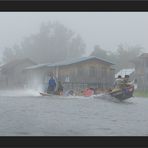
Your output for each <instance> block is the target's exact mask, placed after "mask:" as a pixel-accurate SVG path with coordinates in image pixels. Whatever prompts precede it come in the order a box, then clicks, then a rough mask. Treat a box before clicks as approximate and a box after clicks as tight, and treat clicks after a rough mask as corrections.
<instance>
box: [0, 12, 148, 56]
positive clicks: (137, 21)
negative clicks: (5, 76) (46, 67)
mask: <svg viewBox="0 0 148 148" xmlns="http://www.w3.org/2000/svg"><path fill="white" fill-rule="evenodd" d="M48 21H51V22H53V21H58V22H60V23H62V24H64V25H65V26H66V27H68V28H69V29H71V30H73V31H74V32H75V33H77V34H80V35H81V37H82V39H83V40H84V42H85V44H86V45H87V47H86V50H87V53H90V52H91V51H92V49H93V47H94V45H96V44H99V45H100V46H101V47H102V48H103V49H106V50H116V49H117V46H118V45H119V44H120V43H123V44H128V45H130V46H134V45H141V46H142V47H144V49H145V50H147V49H148V33H147V31H148V12H0V53H2V51H3V49H4V47H11V46H13V45H14V44H19V43H20V42H21V41H22V40H23V37H26V36H29V35H30V34H33V33H37V32H38V31H39V27H40V25H41V23H42V22H45V23H46V22H48ZM147 51H148V50H147Z"/></svg>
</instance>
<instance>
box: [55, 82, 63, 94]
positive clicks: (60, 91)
mask: <svg viewBox="0 0 148 148" xmlns="http://www.w3.org/2000/svg"><path fill="white" fill-rule="evenodd" d="M62 93H63V86H62V83H61V81H58V88H57V92H56V94H57V95H62Z"/></svg>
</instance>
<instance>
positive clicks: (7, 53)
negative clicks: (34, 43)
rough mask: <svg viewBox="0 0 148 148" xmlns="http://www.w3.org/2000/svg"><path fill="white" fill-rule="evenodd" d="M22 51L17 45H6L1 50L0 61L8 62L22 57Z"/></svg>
mask: <svg viewBox="0 0 148 148" xmlns="http://www.w3.org/2000/svg"><path fill="white" fill-rule="evenodd" d="M23 57H24V55H23V51H22V50H21V49H20V47H19V46H18V45H16V44H15V45H14V46H13V47H12V48H8V47H6V48H5V49H4V51H3V56H2V61H3V63H7V62H10V61H12V60H15V59H17V58H23Z"/></svg>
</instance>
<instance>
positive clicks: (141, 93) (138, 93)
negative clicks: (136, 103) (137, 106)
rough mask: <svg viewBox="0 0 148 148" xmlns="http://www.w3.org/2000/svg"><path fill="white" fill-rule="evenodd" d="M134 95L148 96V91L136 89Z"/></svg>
mask: <svg viewBox="0 0 148 148" xmlns="http://www.w3.org/2000/svg"><path fill="white" fill-rule="evenodd" d="M134 96H135V97H145V98H148V91H135V92H134Z"/></svg>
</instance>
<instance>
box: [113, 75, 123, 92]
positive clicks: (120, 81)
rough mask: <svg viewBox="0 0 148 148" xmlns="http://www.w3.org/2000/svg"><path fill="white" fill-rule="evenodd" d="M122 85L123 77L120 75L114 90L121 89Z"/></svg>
mask: <svg viewBox="0 0 148 148" xmlns="http://www.w3.org/2000/svg"><path fill="white" fill-rule="evenodd" d="M122 83H123V78H122V77H121V75H119V76H118V78H117V79H116V80H115V82H114V88H117V89H121V87H122Z"/></svg>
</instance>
